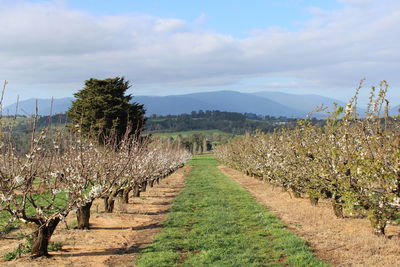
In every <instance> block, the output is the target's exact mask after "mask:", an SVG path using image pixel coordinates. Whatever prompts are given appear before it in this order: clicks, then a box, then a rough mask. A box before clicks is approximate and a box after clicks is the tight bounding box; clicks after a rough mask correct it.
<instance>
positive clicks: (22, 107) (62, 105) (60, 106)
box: [3, 97, 74, 116]
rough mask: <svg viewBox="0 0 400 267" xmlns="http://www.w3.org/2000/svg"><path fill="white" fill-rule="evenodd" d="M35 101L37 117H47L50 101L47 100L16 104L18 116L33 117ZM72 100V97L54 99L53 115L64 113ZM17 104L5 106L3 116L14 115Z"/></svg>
mask: <svg viewBox="0 0 400 267" xmlns="http://www.w3.org/2000/svg"><path fill="white" fill-rule="evenodd" d="M36 100H37V107H38V114H39V115H42V116H43V115H44V116H45V115H49V114H50V110H51V99H48V98H44V99H43V98H38V99H34V98H30V99H27V100H24V101H21V102H19V103H18V111H17V114H18V115H27V116H29V115H34V114H35V113H36V111H35V110H36ZM72 100H74V98H72V97H66V98H55V99H54V102H53V112H52V113H53V114H57V113H64V112H66V111H67V110H68V109H69V107H70V106H71V102H72ZM16 108H17V103H14V104H12V105H10V106H7V107H5V108H4V110H3V115H15V113H16Z"/></svg>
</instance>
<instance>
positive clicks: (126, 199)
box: [122, 188, 132, 204]
mask: <svg viewBox="0 0 400 267" xmlns="http://www.w3.org/2000/svg"><path fill="white" fill-rule="evenodd" d="M131 190H132V188H125V189H124V191H123V192H122V203H125V204H128V203H129V193H130V192H131Z"/></svg>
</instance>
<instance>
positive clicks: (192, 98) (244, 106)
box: [4, 91, 345, 118]
mask: <svg viewBox="0 0 400 267" xmlns="http://www.w3.org/2000/svg"><path fill="white" fill-rule="evenodd" d="M72 100H73V98H72V97H71V98H60V99H54V104H53V114H55V113H64V112H66V111H67V110H68V108H69V107H70V105H71V101H72ZM133 101H135V102H138V103H141V104H144V106H145V108H146V114H147V116H151V115H153V114H156V115H178V114H184V113H190V112H192V111H198V110H220V111H228V112H239V113H254V114H258V115H263V116H274V117H280V116H284V117H288V118H295V117H298V118H303V117H305V116H306V115H307V113H309V112H310V111H312V110H313V109H315V108H316V107H317V106H320V105H321V104H324V105H325V106H328V107H332V105H333V103H334V102H336V103H338V104H339V105H345V103H344V102H342V101H339V100H336V99H333V98H328V97H323V96H319V95H296V94H286V93H280V92H258V93H241V92H235V91H215V92H203V93H192V94H186V95H170V96H134V97H133ZM35 107H36V99H28V100H24V101H21V102H20V103H19V104H18V114H20V115H32V114H34V113H35ZM50 107H51V99H38V108H39V115H49V114H50ZM15 110H16V104H12V105H9V106H7V107H5V109H4V114H5V115H7V114H9V115H14V114H15ZM316 116H317V117H323V116H324V114H317V115H316Z"/></svg>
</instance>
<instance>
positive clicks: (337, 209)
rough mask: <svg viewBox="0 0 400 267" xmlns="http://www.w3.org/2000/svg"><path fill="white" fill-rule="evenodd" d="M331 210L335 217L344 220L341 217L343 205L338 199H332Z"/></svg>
mask: <svg viewBox="0 0 400 267" xmlns="http://www.w3.org/2000/svg"><path fill="white" fill-rule="evenodd" d="M332 208H333V212H334V213H335V216H336V217H338V218H344V216H343V203H341V201H340V200H339V199H334V201H333V202H332Z"/></svg>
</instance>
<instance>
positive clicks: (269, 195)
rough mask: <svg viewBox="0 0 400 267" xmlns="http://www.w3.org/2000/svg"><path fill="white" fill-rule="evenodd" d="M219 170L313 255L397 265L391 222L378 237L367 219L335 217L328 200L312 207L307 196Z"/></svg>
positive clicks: (398, 250)
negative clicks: (302, 240)
mask: <svg viewBox="0 0 400 267" xmlns="http://www.w3.org/2000/svg"><path fill="white" fill-rule="evenodd" d="M219 169H220V170H221V171H222V172H223V173H224V174H225V175H227V176H229V177H232V179H233V180H235V181H236V182H238V183H239V184H240V185H242V186H243V187H244V188H245V189H246V190H247V191H249V192H250V193H251V194H252V195H253V197H254V198H255V200H257V201H258V202H259V203H261V204H263V205H265V206H267V207H268V209H269V210H270V211H272V212H273V213H275V214H276V215H278V216H279V218H280V219H281V220H282V221H283V222H284V223H285V224H286V225H287V227H288V228H289V229H291V230H292V231H294V232H296V233H297V234H298V235H299V236H301V237H302V238H303V239H304V240H306V241H307V242H308V244H309V245H310V247H311V248H312V249H313V251H314V254H315V255H316V256H317V257H319V258H321V259H323V260H325V261H327V262H329V263H331V264H333V265H335V266H400V236H399V234H400V227H398V226H393V225H391V226H389V227H388V229H387V232H388V236H389V237H388V238H385V237H378V236H375V235H374V234H372V230H371V226H370V224H369V221H368V220H367V219H356V218H345V219H338V218H336V217H335V215H334V214H333V211H332V208H331V205H330V203H329V202H325V201H322V202H321V203H319V205H318V206H317V207H314V206H311V204H310V202H309V200H308V199H305V198H300V199H295V198H291V196H290V195H289V194H288V193H287V192H283V191H282V189H280V188H276V187H273V186H271V185H269V184H267V183H264V182H262V181H260V180H257V179H255V178H253V177H249V176H246V175H244V174H243V173H241V172H238V171H236V170H233V169H231V168H228V167H226V166H219Z"/></svg>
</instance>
